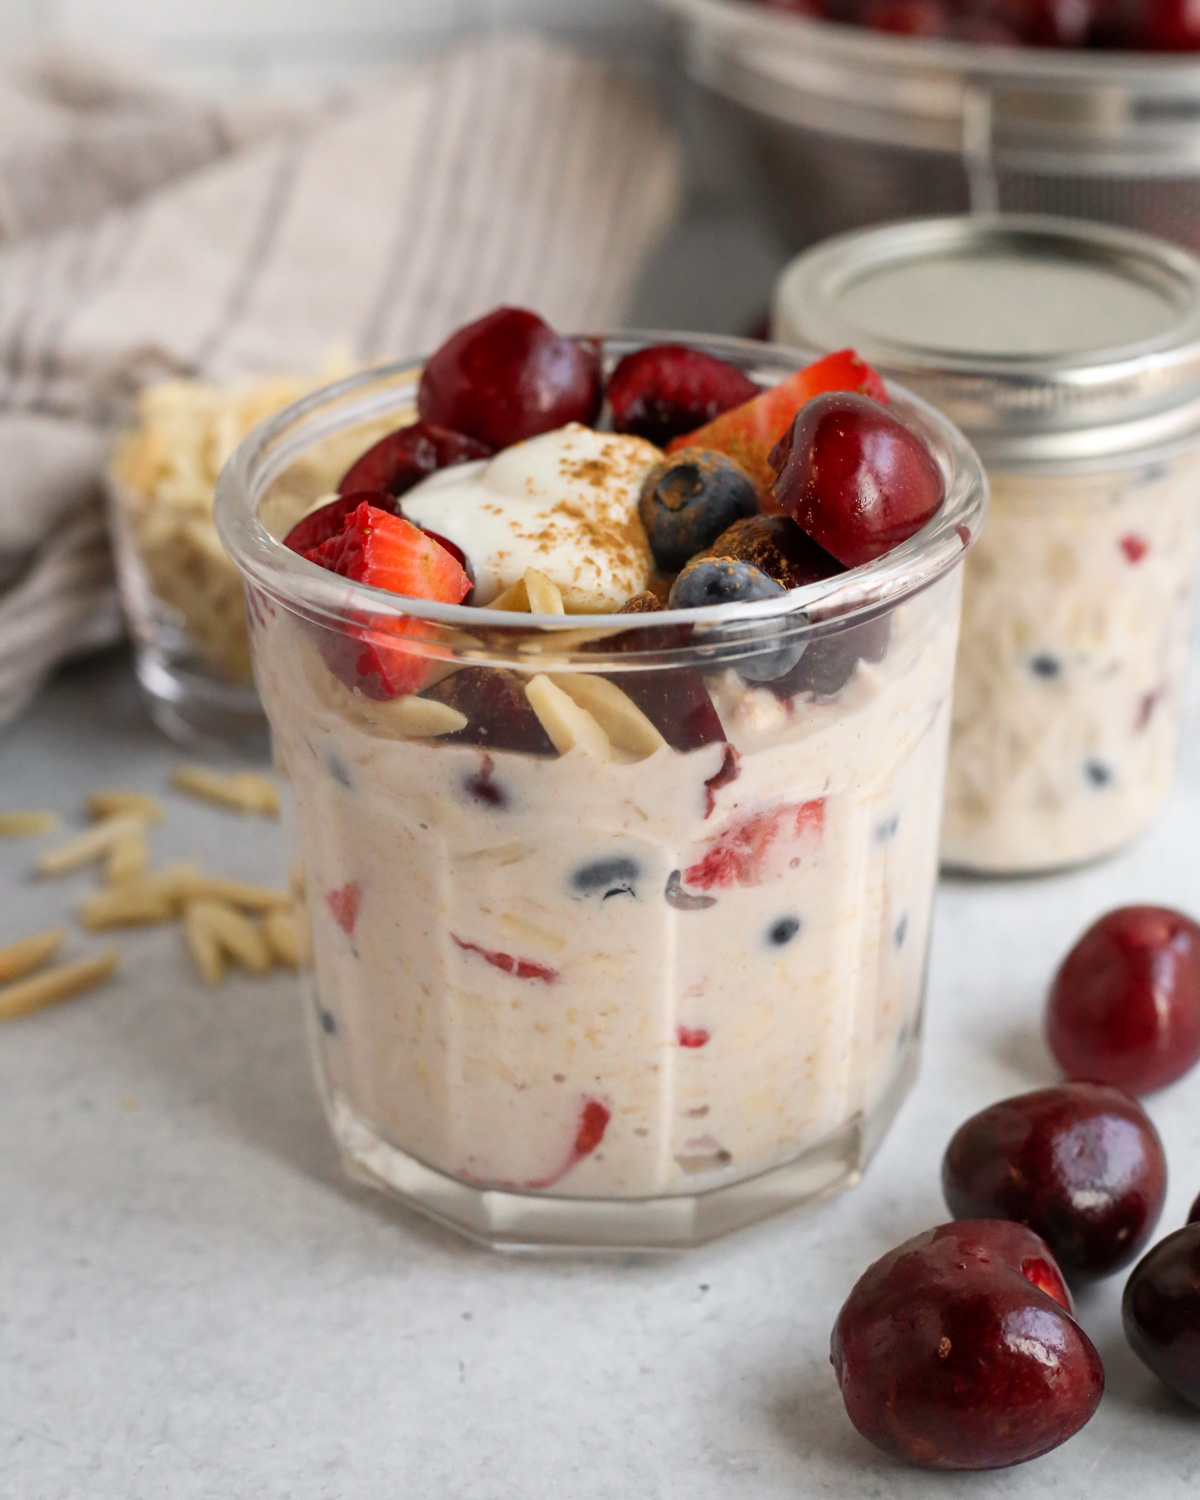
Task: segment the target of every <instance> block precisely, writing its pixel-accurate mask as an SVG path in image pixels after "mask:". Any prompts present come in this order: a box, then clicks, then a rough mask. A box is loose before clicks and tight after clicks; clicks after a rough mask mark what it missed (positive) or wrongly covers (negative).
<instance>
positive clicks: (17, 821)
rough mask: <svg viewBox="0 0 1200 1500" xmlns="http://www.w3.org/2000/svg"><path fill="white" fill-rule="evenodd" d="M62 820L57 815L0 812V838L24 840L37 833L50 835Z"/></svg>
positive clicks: (48, 813)
mask: <svg viewBox="0 0 1200 1500" xmlns="http://www.w3.org/2000/svg"><path fill="white" fill-rule="evenodd" d="M61 821H62V819H61V818H60V817H59V816H58V814H57V813H52V812H34V811H32V810H29V811H26V810H25V809H22V808H15V809H13V811H12V812H0V838H3V839H26V838H33V837H34V835H36V834H39V833H51V832H53V830H54V829H56V828H57V827H58V825H59V823H60V822H61Z"/></svg>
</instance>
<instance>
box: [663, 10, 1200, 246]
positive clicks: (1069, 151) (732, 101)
mask: <svg viewBox="0 0 1200 1500" xmlns="http://www.w3.org/2000/svg"><path fill="white" fill-rule="evenodd" d="M662 3H663V4H664V5H665V6H666V7H667V8H668V9H669V10H671V11H673V12H674V13H675V14H676V16H677V17H678V18H679V19H680V23H681V27H682V31H683V38H684V46H685V56H686V60H687V66H688V69H689V71H690V72H691V74H692V75H693V76H694V77H695V78H697V79H698V80H699V81H700V82H702V83H704V84H705V85H707V86H708V87H709V88H711V89H712V90H713V91H714V92H715V93H716V94H717V96H718V97H719V98H720V99H722V100H723V101H724V103H725V106H726V107H727V109H728V110H729V111H730V113H731V114H732V115H733V116H734V117H735V119H736V120H737V121H738V122H739V124H740V125H741V127H742V128H743V129H744V130H745V132H746V134H747V136H748V139H749V142H750V145H751V147H752V150H753V152H754V155H755V157H756V158H757V160H758V162H759V165H760V167H761V169H762V172H763V175H764V178H765V180H766V183H767V185H768V187H769V190H770V191H769V208H770V211H771V212H772V213H773V215H774V217H775V219H776V222H777V223H778V225H779V227H780V228H781V230H782V232H783V233H784V234H785V236H786V237H787V239H788V241H789V243H790V244H792V245H794V246H802V245H806V244H810V243H812V242H813V241H815V240H819V239H823V238H825V237H826V236H827V235H830V234H836V233H839V232H841V231H843V230H846V229H852V228H858V227H860V226H862V225H866V224H873V223H878V222H879V221H881V220H885V219H897V218H907V217H911V216H916V215H930V214H944V213H956V212H962V211H964V210H972V211H976V212H994V211H995V210H997V209H1001V210H1006V211H1012V212H1018V213H1049V214H1060V215H1066V216H1069V217H1072V218H1087V219H1098V220H1102V221H1104V222H1107V223H1112V224H1124V225H1127V226H1129V227H1130V228H1134V229H1141V230H1144V231H1147V232H1149V233H1153V234H1158V235H1162V236H1164V237H1165V238H1167V239H1172V240H1176V241H1177V242H1179V243H1181V244H1185V245H1187V246H1189V247H1191V248H1193V249H1197V248H1200V58H1198V57H1197V56H1196V55H1194V54H1193V55H1191V56H1186V55H1184V56H1172V57H1168V56H1150V55H1145V54H1138V53H1120V52H1059V51H1047V50H1037V49H1032V48H1017V47H988V46H976V45H972V44H968V43H963V42H935V41H919V40H914V39H910V38H900V37H894V36H888V35H884V34H881V33H878V32H871V31H866V30H862V29H859V28H856V27H852V26H842V25H836V24H833V23H830V22H825V21H812V20H807V19H804V18H802V17H797V16H794V15H786V14H780V13H778V12H773V11H770V10H767V9H764V8H763V7H761V6H758V5H755V4H753V3H750V0H662Z"/></svg>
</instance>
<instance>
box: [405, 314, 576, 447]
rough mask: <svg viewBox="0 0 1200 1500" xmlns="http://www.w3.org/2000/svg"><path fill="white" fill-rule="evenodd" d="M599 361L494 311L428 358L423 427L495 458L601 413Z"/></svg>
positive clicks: (570, 342)
mask: <svg viewBox="0 0 1200 1500" xmlns="http://www.w3.org/2000/svg"><path fill="white" fill-rule="evenodd" d="M600 400H601V390H600V355H599V351H598V350H597V349H595V348H594V347H592V346H585V345H584V344H580V343H576V342H575V340H574V339H568V338H563V337H562V336H561V335H560V334H557V333H555V331H554V329H553V328H551V327H550V325H549V324H548V323H545V322H543V321H542V319H541V318H539V317H538V316H537V314H536V313H532V312H529V311H527V310H526V309H525V308H520V307H498V308H497V309H496V310H495V312H491V313H488V315H487V316H486V317H484V318H480V319H479V320H478V322H475V323H468V324H467V326H466V327H465V328H460V329H459V330H458V332H457V333H454V334H451V336H450V337H449V338H448V339H447V340H446V342H445V343H444V344H443V345H442V346H441V348H440V349H438V350H437V352H436V353H435V354H432V355H430V357H429V359H428V361H427V362H426V364H425V369H424V371H423V372H422V374H421V385H420V388H419V390H418V392H417V409H418V411H419V412H420V414H421V420H422V421H424V422H432V423H433V424H434V425H435V426H438V427H447V428H449V429H450V430H451V431H453V432H459V433H465V434H466V435H467V436H468V437H471V438H475V439H476V441H477V442H480V443H484V444H486V446H487V447H488V448H491V449H493V450H495V449H500V448H507V447H508V446H509V445H510V444H512V443H520V442H523V441H524V440H525V439H526V438H531V437H536V436H537V435H538V434H539V433H542V432H550V431H552V430H553V429H554V428H556V427H562V426H564V425H565V424H566V423H568V422H584V423H588V424H590V423H592V422H594V421H595V419H596V416H597V414H598V412H599V410H600Z"/></svg>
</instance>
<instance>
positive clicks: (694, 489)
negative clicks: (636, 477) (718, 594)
mask: <svg viewBox="0 0 1200 1500" xmlns="http://www.w3.org/2000/svg"><path fill="white" fill-rule="evenodd" d="M638 514H639V515H640V516H641V518H642V525H643V526H644V527H645V528H646V535H647V536H648V537H649V539H650V546H651V548H652V549H653V552H654V560H655V562H657V563H658V565H659V567H660V568H662V569H663V570H664V571H665V572H667V573H673V572H674V571H675V570H676V568H682V567H683V565H684V563H685V562H687V560H688V558H689V557H695V555H696V553H697V552H701V551H703V549H704V548H705V547H710V546H711V545H712V544H713V542H715V541H716V539H717V538H718V537H719V536H720V535H721V533H722V532H723V531H725V530H726V529H727V528H728V527H730V526H732V525H733V523H734V522H735V521H738V520H741V518H742V517H743V516H753V515H757V514H758V491H757V490H756V489H755V487H754V481H753V480H752V479H751V478H750V476H749V475H748V474H746V473H745V472H744V471H743V470H742V469H740V468H738V466H737V464H735V463H734V462H733V461H732V460H731V459H728V458H726V457H725V456H724V454H722V453H709V452H708V451H706V450H705V449H703V448H690V449H685V450H684V451H683V452H682V453H678V454H675V455H673V456H672V457H671V458H667V459H664V460H663V462H662V463H660V464H656V465H655V466H654V468H653V469H651V470H650V472H649V474H647V475H646V479H645V482H644V483H643V485H642V495H641V499H640V500H639V501H638ZM711 602H713V603H719V602H720V601H719V600H713V601H711Z"/></svg>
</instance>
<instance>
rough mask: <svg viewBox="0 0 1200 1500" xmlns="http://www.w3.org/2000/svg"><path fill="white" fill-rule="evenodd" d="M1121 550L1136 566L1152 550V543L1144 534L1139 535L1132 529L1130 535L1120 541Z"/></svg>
mask: <svg viewBox="0 0 1200 1500" xmlns="http://www.w3.org/2000/svg"><path fill="white" fill-rule="evenodd" d="M1120 547H1121V551H1122V552H1123V553H1124V554H1125V556H1126V557H1127V558H1128V559H1129V561H1130V562H1131V563H1133V564H1134V565H1135V566H1136V564H1138V563H1140V562H1141V560H1142V558H1143V557H1145V555H1146V553H1147V552H1149V550H1150V543H1149V542H1148V541H1147V540H1146V538H1145V537H1144V536H1138V534H1137V532H1136V531H1131V532H1130V533H1129V535H1128V536H1123V537H1122V538H1121V541H1120Z"/></svg>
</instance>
